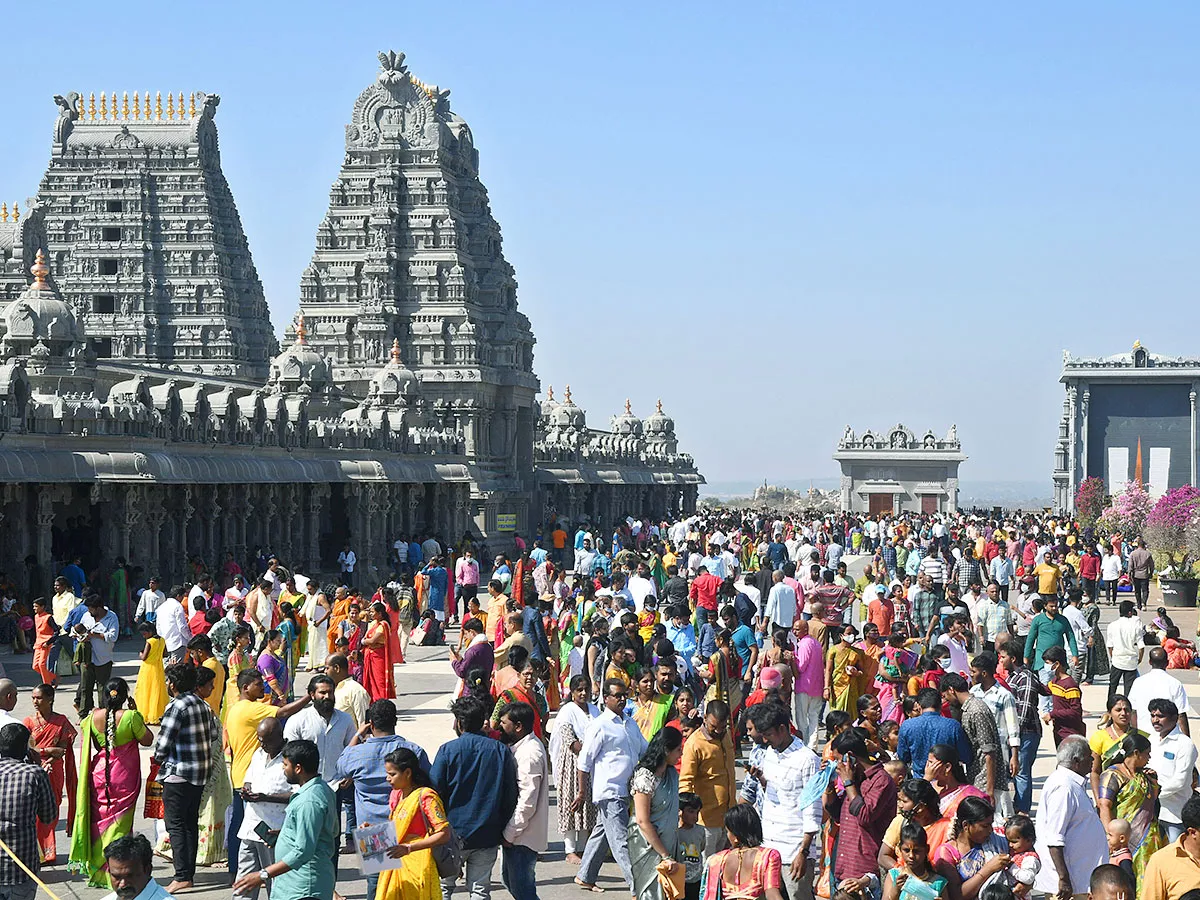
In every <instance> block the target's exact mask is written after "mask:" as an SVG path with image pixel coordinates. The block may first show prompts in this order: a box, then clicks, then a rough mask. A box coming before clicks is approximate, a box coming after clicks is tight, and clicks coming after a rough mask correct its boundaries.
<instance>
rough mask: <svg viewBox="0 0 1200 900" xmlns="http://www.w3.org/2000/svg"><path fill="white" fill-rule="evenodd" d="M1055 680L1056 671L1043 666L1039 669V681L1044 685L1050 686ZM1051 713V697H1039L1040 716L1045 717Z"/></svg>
mask: <svg viewBox="0 0 1200 900" xmlns="http://www.w3.org/2000/svg"><path fill="white" fill-rule="evenodd" d="M1053 678H1054V670H1053V669H1051V668H1050V667H1049V666H1042V667H1041V668H1040V669H1038V680H1039V681H1041V683H1042V684H1049V683H1050V682H1051V680H1053ZM1048 712H1050V697H1049V696H1045V697H1038V714H1039V715H1043V716H1044V715H1045V714H1046V713H1048Z"/></svg>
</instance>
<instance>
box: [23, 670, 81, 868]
mask: <svg viewBox="0 0 1200 900" xmlns="http://www.w3.org/2000/svg"><path fill="white" fill-rule="evenodd" d="M25 727H26V728H28V729H29V733H30V737H31V741H32V744H33V747H34V748H35V749H36V750H37V751H38V753H40V754H41V756H42V768H43V769H45V770H46V775H47V776H48V777H49V778H50V790H51V792H52V793H53V794H54V820H53V821H52V822H42V821H40V820H39V821H38V823H37V836H38V846H39V847H41V851H42V865H44V866H47V865H52V864H53V863H54V862H55V859H56V857H57V856H58V848H57V847H56V846H55V843H54V830H55V829H56V828H57V827H58V810H59V807H60V806H62V798H63V789H64V788H66V790H67V821H68V822H74V821H75V792H76V789H77V786H78V777H77V776H76V774H75V752H74V749H73V748H74V744H75V736H76V734H77V732H76V731H75V726H74V725H72V724H71V721H70V720H69V719H68V718H67V717H66V716H64V715H63V714H62V713H56V712H55V711H54V688H53V687H52V686H51V685H48V684H43V685H40V686H39V687H35V688H34V689H33V715H32V716H27V717H26V719H25Z"/></svg>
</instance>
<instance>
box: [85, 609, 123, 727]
mask: <svg viewBox="0 0 1200 900" xmlns="http://www.w3.org/2000/svg"><path fill="white" fill-rule="evenodd" d="M120 630H121V623H120V622H119V621H117V614H116V613H115V612H113V611H112V610H110V609H109V608H108V607H107V606H105V605H104V601H103V600H101V599H100V595H99V594H92V597H91V599H90V600H89V601H88V606H87V612H85V613H84V614H83V618H82V619H80V620H79V624H78V625H76V626H75V639H76V640H77V641H79V642H80V643H86V644H87V645H88V651H89V652H88V654H87V657H86V658H87V662H86V663H85V664H84V667H83V672H82V673H81V674H80V676H79V688H78V690H77V691H76V692H75V708H76V709H78V710H79V715H80V717H85V716H87V714H88V713H90V712H91V711H92V710H93V709H94V708H95V707H94V706H93V704H92V700H93V698H95V697H99V698H100V700H99V704H100V705H101V706H103V705H104V686H105V685H106V684H108V679H109V677H110V676H111V675H112V667H113V648H114V647H115V646H116V645H117V635H118V634H119V633H120Z"/></svg>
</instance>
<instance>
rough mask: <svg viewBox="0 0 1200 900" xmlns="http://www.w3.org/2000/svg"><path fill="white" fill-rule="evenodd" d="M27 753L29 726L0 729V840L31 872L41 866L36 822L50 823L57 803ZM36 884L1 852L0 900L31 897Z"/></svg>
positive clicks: (56, 810) (34, 891)
mask: <svg viewBox="0 0 1200 900" xmlns="http://www.w3.org/2000/svg"><path fill="white" fill-rule="evenodd" d="M28 756H29V729H28V728H26V727H25V726H24V725H21V724H19V723H10V724H8V725H5V726H4V727H3V728H0V809H2V810H4V816H3V818H2V819H0V839H2V840H3V841H4V843H6V844H7V845H8V846H9V847H10V848H11V849H12V851H13V853H15V854H16V855H17V857H18V858H19V859H20V860H21V862H23V863H25V865H26V866H28V867H29V869H30V870H31V871H34V872H37V871H38V870H39V869H40V868H41V861H42V854H41V851H40V849H39V848H38V839H37V821H38V820H41V821H42V822H53V821H54V820H55V818H57V816H58V804H57V803H56V802H55V800H54V795H53V794H52V793H51V792H50V780H49V779H48V778H47V777H46V773H45V772H44V771H42V767H41V766H35V765H33V764H32V763H28V762H26V761H25V760H26V759H27V758H28ZM36 892H37V884H36V883H35V882H34V881H33V879H31V878H30V877H29V876H28V875H26V874H25V872H24V871H22V869H21V867H20V866H18V865H17V864H16V862H14V861H13V859H12V858H11V857H10V856H9V855H8V854H7V853H0V900H33V896H34V894H35V893H36Z"/></svg>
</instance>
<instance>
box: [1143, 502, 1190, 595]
mask: <svg viewBox="0 0 1200 900" xmlns="http://www.w3.org/2000/svg"><path fill="white" fill-rule="evenodd" d="M1198 529H1200V490H1197V489H1196V488H1194V487H1192V486H1191V485H1190V484H1185V485H1183V486H1182V487H1177V488H1175V490H1173V491H1167V493H1165V494H1163V495H1162V497H1160V498H1159V500H1158V502H1157V503H1155V504H1154V508H1153V509H1151V510H1150V513H1149V515H1147V516H1146V526H1145V529H1144V531H1143V537H1145V539H1146V543H1147V544H1148V545H1149V547H1150V552H1151V553H1153V554H1154V565H1155V567H1156V568H1157V569H1158V571H1159V578H1158V583H1159V585H1160V586H1161V587H1162V592H1163V605H1164V606H1195V605H1196V588H1197V585H1198V584H1200V581H1197V577H1196V561H1197V559H1200V557H1198V556H1197V553H1196V550H1197V537H1196V531H1197V530H1198Z"/></svg>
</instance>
